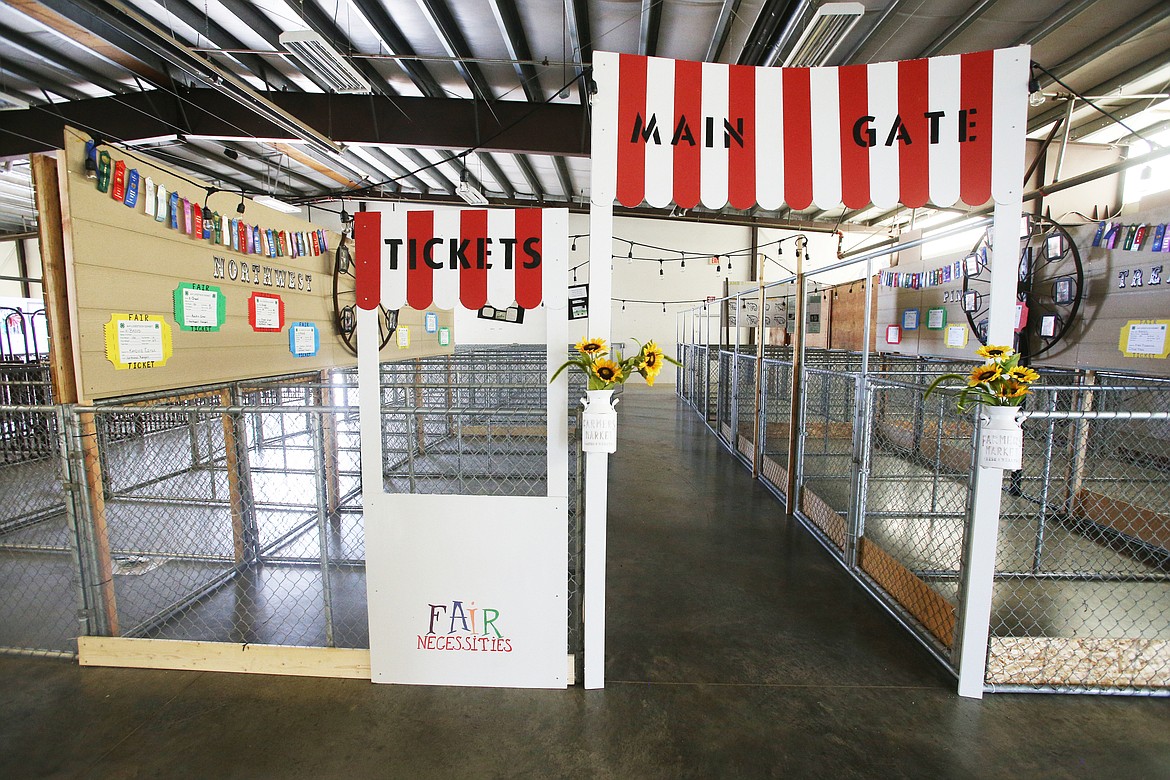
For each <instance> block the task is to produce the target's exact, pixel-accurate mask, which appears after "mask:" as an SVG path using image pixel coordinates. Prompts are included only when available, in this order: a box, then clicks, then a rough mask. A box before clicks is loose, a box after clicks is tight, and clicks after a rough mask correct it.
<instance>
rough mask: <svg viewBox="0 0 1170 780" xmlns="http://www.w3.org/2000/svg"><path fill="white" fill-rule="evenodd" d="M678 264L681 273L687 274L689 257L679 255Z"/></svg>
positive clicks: (680, 253)
mask: <svg viewBox="0 0 1170 780" xmlns="http://www.w3.org/2000/svg"><path fill="white" fill-rule="evenodd" d="M678 262H679V265H678V268H679V273H684V274H685V273H686V272H687V257H686V255H684V254H683V253H682V252H679V253H678Z"/></svg>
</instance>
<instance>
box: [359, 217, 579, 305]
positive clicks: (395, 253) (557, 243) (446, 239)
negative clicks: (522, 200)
mask: <svg viewBox="0 0 1170 780" xmlns="http://www.w3.org/2000/svg"><path fill="white" fill-rule="evenodd" d="M568 224H569V223H568V211H567V210H565V209H516V210H510V209H463V210H458V209H444V210H438V211H410V210H407V209H403V208H397V209H393V210H390V209H387V210H383V211H363V212H359V213H357V214H355V215H354V264H355V270H354V274H355V276H356V279H357V283H356V287H355V289H356V292H357V304H358V307H359V308H362V309H366V310H369V309H373V308H375V307H377V306H378V305H379V304H381V305H382V306H385V307H386V308H388V309H399V308H401V307H403V306H409V307H410V308H412V309H417V310H425V309H429V308H432V307H433V308H438V309H452V308H454V307H455V306H456V305H460V306H463V307H464V308H466V309H473V310H475V309H481V308H483V307H484V306H485V305H488V304H491V305H492V306H494V307H496V308H499V309H506V308H507V307H509V306H511V305H513V304H517V305H519V306H520V307H522V308H525V309H534V308H536V307H537V306H539V305H540V304H541V303H542V302H545V303H547V304H548V305H550V306H561V305H564V300H565V297H566V293H565V289H564V278H563V277H564V267H565V263H566V260H567V257H568ZM558 274H559V276H558ZM554 279H559V280H560V281H559V284H551V283H550V282H549V280H554ZM546 286H548V287H549V289H545V288H546Z"/></svg>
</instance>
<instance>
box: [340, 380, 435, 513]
mask: <svg viewBox="0 0 1170 780" xmlns="http://www.w3.org/2000/svg"><path fill="white" fill-rule="evenodd" d="M320 379H321V385H322V387H321V389H320V390H319V391H318V396H317V403H319V404H320V405H321V406H332V405H333V384H332V373H331V372H330V370H329V369H324V370H323V371H321V374H320ZM447 392H448V393H450V390H448V391H447ZM449 401H450V399H448V404H447V408H448V409H450V408H451V404H450V402H449ZM317 419H318V421H319V424H320V427H321V442H322V447H323V452H322V455H323V461H324V464H325V509H326V512H327V513H328V515H329V520H330V522H331V523H332V524H333V527H334V530H340V526H341V516H340V515H339V514H338V509H340V500H339V499H340V496H341V482H340V477H339V475H338V469H337V455H338V453H337V417H336V416H335V415H334V414H333V413H332V412H322V413H321V414H320V415H318V417H317Z"/></svg>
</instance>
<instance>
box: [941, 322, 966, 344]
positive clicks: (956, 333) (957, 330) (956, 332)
mask: <svg viewBox="0 0 1170 780" xmlns="http://www.w3.org/2000/svg"><path fill="white" fill-rule="evenodd" d="M946 332H947V335H946V344H947V347H949V348H950V349H962V348H963V347H965V346H967V338H968V337H969V335H970V330H969V329H968V328H967V326H966V325H948V326H947V331H946Z"/></svg>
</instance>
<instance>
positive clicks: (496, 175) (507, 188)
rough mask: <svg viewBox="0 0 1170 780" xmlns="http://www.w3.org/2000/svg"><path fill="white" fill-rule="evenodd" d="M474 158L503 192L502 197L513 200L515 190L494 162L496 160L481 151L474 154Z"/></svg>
mask: <svg viewBox="0 0 1170 780" xmlns="http://www.w3.org/2000/svg"><path fill="white" fill-rule="evenodd" d="M475 157H476V159H477V160H479V161H480V162H481V163H483V167H485V168H487V170H488V173H490V174H491V175H492V178H493V179H495V180H496V184H498V185H500V189H501V190H503V192H504V197H506V198H515V197H516V188H515V187H513V186H512V181H511V179H509V178H508V177H507V175H506V174H505V173H504V169H503V168H501V167H500V164H499V163H498V162H496V158H495V157H492V155H491V154H489V153H488V152H482V151H481V152H476V153H475Z"/></svg>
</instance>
